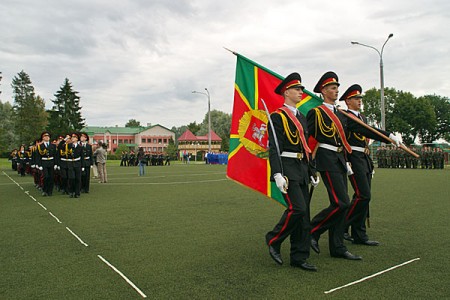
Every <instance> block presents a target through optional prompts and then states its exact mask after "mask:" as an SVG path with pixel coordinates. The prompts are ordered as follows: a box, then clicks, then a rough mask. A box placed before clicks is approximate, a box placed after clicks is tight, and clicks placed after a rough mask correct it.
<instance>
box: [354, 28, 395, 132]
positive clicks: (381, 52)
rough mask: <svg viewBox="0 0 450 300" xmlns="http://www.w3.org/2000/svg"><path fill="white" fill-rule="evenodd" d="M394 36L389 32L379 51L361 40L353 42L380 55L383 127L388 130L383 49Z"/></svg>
mask: <svg viewBox="0 0 450 300" xmlns="http://www.w3.org/2000/svg"><path fill="white" fill-rule="evenodd" d="M393 36H394V34H393V33H391V34H389V36H388V38H387V39H386V41H385V42H384V44H383V46H382V47H381V51H379V50H378V49H377V48H375V47H373V46H370V45H366V44H362V43H359V42H351V43H352V44H353V45H360V46H364V47H367V48H372V49H373V50H375V51H376V52H377V53H378V55H379V56H380V85H381V90H380V94H381V129H383V130H386V113H385V104H384V73H383V50H384V46H385V45H386V43H387V42H388V41H389V39H390V38H391V37H393Z"/></svg>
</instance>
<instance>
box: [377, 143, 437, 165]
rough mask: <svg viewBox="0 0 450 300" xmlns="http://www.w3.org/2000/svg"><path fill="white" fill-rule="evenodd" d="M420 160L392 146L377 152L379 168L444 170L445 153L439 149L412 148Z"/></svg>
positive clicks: (426, 147)
mask: <svg viewBox="0 0 450 300" xmlns="http://www.w3.org/2000/svg"><path fill="white" fill-rule="evenodd" d="M410 149H411V150H412V151H414V152H415V153H417V154H418V155H419V157H418V158H416V157H414V156H412V155H409V154H407V153H405V152H404V151H402V150H400V149H396V148H394V147H390V146H381V147H378V148H377V150H376V152H375V158H376V160H377V164H378V168H392V169H405V168H406V169H417V168H421V169H444V164H445V153H444V151H443V150H442V149H441V148H439V147H436V148H431V147H428V146H423V147H422V149H414V148H410Z"/></svg>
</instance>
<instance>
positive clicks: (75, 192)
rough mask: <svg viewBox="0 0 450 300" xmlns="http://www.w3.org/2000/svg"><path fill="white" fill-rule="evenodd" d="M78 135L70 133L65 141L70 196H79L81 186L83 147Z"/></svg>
mask: <svg viewBox="0 0 450 300" xmlns="http://www.w3.org/2000/svg"><path fill="white" fill-rule="evenodd" d="M79 139H80V135H79V134H78V133H77V132H74V133H72V138H71V140H70V141H67V142H66V152H67V157H68V159H67V170H68V178H69V196H70V198H79V197H80V188H81V169H82V166H81V162H82V161H83V160H84V156H83V147H82V146H81V145H80V143H79V142H78V141H79Z"/></svg>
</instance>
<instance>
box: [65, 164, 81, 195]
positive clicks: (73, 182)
mask: <svg viewBox="0 0 450 300" xmlns="http://www.w3.org/2000/svg"><path fill="white" fill-rule="evenodd" d="M68 175H69V193H70V194H75V195H78V196H79V195H80V188H81V167H78V166H74V167H70V166H69V168H68Z"/></svg>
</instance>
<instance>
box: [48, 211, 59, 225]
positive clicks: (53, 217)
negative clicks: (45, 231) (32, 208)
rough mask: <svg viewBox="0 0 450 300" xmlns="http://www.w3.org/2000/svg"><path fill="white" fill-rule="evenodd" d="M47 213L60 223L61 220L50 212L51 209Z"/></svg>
mask: <svg viewBox="0 0 450 300" xmlns="http://www.w3.org/2000/svg"><path fill="white" fill-rule="evenodd" d="M48 213H49V214H50V216H52V217H53V218H54V219H55V220H56V222H58V223H59V224H61V221H60V220H59V219H58V218H57V217H56V216H55V215H54V214H52V212H51V211H49V212H48Z"/></svg>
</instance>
